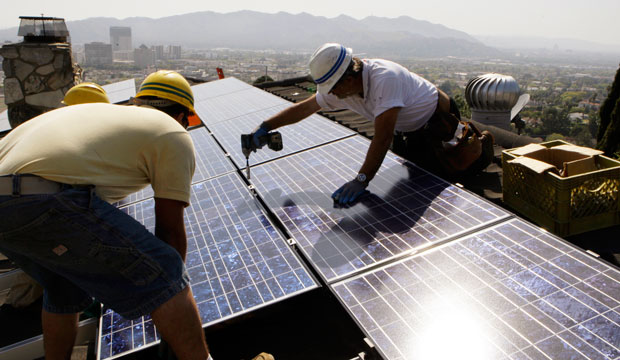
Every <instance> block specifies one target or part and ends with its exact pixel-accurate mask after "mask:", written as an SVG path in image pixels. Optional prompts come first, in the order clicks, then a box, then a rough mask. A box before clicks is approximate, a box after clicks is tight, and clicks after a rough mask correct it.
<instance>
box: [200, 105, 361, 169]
mask: <svg viewBox="0 0 620 360" xmlns="http://www.w3.org/2000/svg"><path fill="white" fill-rule="evenodd" d="M289 106H290V104H286V105H281V106H275V107H272V108H269V109H265V110H261V111H257V112H254V113H251V114H247V115H242V116H239V117H237V118H235V119H232V120H228V121H222V122H218V123H215V124H209V125H208V127H209V130H211V131H212V132H213V136H215V138H216V139H217V140H218V141H219V142H220V143H221V144H222V146H223V147H224V148H225V149H226V150H227V151H228V152H229V153H230V155H231V158H232V160H233V161H234V162H235V164H236V165H237V166H238V167H239V168H244V167H245V156H244V155H243V153H242V152H241V139H240V136H241V134H248V133H251V132H252V131H253V130H254V129H255V128H256V127H257V126H258V125H260V124H261V123H262V122H263V121H264V120H266V119H267V118H269V117H270V116H271V115H274V114H276V113H278V112H280V111H281V110H283V109H285V108H287V107H289ZM277 131H279V132H280V133H281V134H282V143H283V149H282V150H280V151H273V150H270V149H269V148H268V147H267V146H265V147H263V148H262V149H260V150H258V151H257V152H255V153H252V154H251V155H250V165H255V164H260V163H262V162H265V161H268V160H272V159H275V158H278V157H282V156H285V155H288V154H292V153H295V152H297V151H301V150H305V149H308V148H311V147H314V146H317V145H321V144H324V143H327V142H330V141H334V140H338V139H341V138H344V137H347V136H353V135H354V134H355V132H353V131H352V130H350V129H347V128H346V127H344V126H341V125H338V124H336V123H334V122H333V121H331V120H328V119H326V118H324V117H322V116H319V115H312V116H310V117H308V118H307V119H305V120H303V121H300V122H298V123H295V124H292V125H289V126H285V127H282V128H279V129H278V130H277Z"/></svg>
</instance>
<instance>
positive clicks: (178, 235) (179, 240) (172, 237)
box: [155, 226, 187, 261]
mask: <svg viewBox="0 0 620 360" xmlns="http://www.w3.org/2000/svg"><path fill="white" fill-rule="evenodd" d="M155 236H157V238H158V239H160V240H162V241H164V242H165V243H166V244H168V245H170V246H172V247H173V248H175V249H176V250H177V251H178V253H179V255H181V258H182V259H183V261H185V256H186V254H187V236H186V234H185V227H183V228H182V229H169V230H164V229H160V228H158V227H157V226H156V227H155Z"/></svg>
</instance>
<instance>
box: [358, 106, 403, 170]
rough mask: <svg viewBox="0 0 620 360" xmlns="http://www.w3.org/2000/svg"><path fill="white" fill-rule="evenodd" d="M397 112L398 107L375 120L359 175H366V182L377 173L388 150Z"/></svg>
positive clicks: (392, 136)
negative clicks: (372, 133)
mask: <svg viewBox="0 0 620 360" xmlns="http://www.w3.org/2000/svg"><path fill="white" fill-rule="evenodd" d="M399 111H400V108H399V107H395V108H391V109H388V110H386V111H385V112H384V113H382V114H381V115H379V116H377V118H376V119H375V135H374V136H373V138H372V141H371V142H370V146H369V147H368V152H367V153H366V159H365V160H364V164H363V165H362V168H361V169H360V173H362V174H365V175H366V178H367V181H370V180H371V179H372V178H373V177H374V176H375V174H376V173H377V171H379V168H380V167H381V163H383V159H384V158H385V154H386V153H387V151H388V150H389V149H390V144H391V143H392V139H393V138H394V126H396V119H397V117H398V113H399Z"/></svg>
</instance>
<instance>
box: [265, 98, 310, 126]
mask: <svg viewBox="0 0 620 360" xmlns="http://www.w3.org/2000/svg"><path fill="white" fill-rule="evenodd" d="M319 110H321V106H319V103H317V101H316V95H312V96H311V97H309V98H307V99H306V100H304V101H302V102H299V103H297V104H295V105H293V106H291V107H288V108H286V109H284V110H282V111H280V112H279V113H277V114H275V115H274V116H272V117H270V118H269V119H267V120H265V123H266V124H267V125H268V126H269V128H270V129H271V130H275V129H277V128H279V127H282V126H286V125H290V124H294V123H296V122H298V121H300V120H303V119H305V118H307V117H308V116H310V115H312V114H314V113H315V112H317V111H319Z"/></svg>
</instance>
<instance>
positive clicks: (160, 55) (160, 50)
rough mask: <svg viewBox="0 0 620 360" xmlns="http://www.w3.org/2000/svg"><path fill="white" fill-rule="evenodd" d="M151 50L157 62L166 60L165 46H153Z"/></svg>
mask: <svg viewBox="0 0 620 360" xmlns="http://www.w3.org/2000/svg"><path fill="white" fill-rule="evenodd" d="M151 50H153V56H154V57H155V60H164V59H165V55H164V46H163V45H153V46H151Z"/></svg>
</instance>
